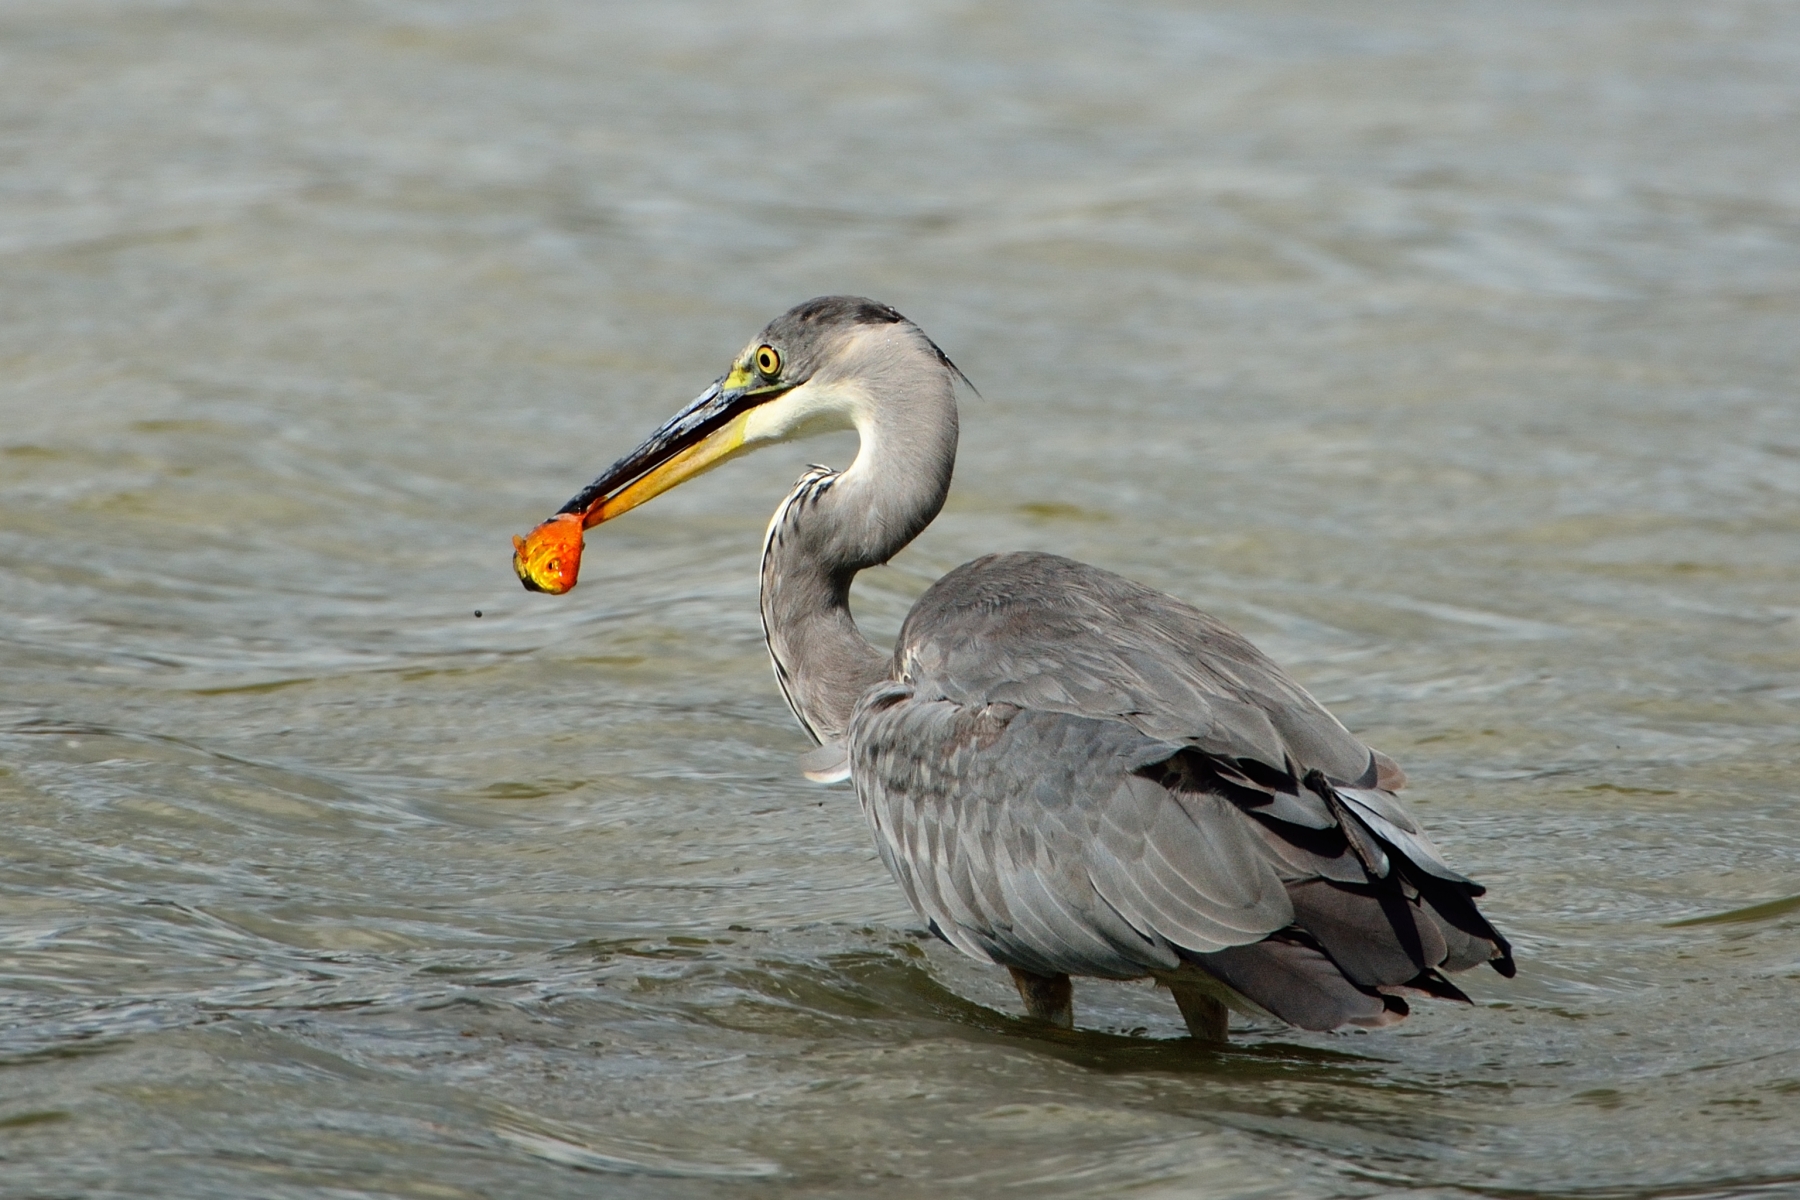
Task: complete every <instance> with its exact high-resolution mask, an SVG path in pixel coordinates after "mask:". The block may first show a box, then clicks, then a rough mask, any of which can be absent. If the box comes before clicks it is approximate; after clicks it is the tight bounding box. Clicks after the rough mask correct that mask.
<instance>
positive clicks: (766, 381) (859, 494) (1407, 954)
mask: <svg viewBox="0 0 1800 1200" xmlns="http://www.w3.org/2000/svg"><path fill="white" fill-rule="evenodd" d="M959 380H961V381H962V382H965V383H966V382H967V381H966V379H964V378H963V376H962V373H961V372H960V371H959V370H958V369H957V368H956V366H955V365H954V364H953V363H952V362H951V361H950V359H949V358H948V357H947V356H946V355H945V354H944V352H943V351H942V350H940V349H939V348H938V347H937V345H936V344H935V343H933V342H932V341H931V339H930V338H928V337H927V336H926V335H925V334H924V332H923V331H922V330H920V329H919V327H918V326H917V325H914V324H913V323H912V322H911V321H908V320H907V319H906V318H905V317H902V316H901V315H900V314H899V313H898V312H896V311H895V310H894V309H892V308H890V307H888V306H886V305H884V304H878V303H875V302H873V301H870V300H865V299H861V298H858V297H847V296H827V297H821V298H819V299H815V300H810V301H808V302H806V303H805V304H802V305H799V306H798V307H796V308H794V309H792V310H791V311H789V312H787V313H785V314H783V315H782V316H780V317H777V318H776V319H775V320H774V321H772V322H771V323H770V324H769V325H768V326H767V327H766V328H765V329H764V330H763V331H762V333H761V334H760V335H758V336H757V337H756V338H755V339H754V340H752V341H751V342H750V343H749V345H747V346H746V347H745V348H744V350H743V352H742V353H740V354H739V355H738V356H737V358H736V360H735V361H734V362H733V363H732V366H731V369H730V371H729V372H728V373H727V374H725V375H724V376H723V377H721V378H720V379H719V380H718V381H717V382H715V383H714V384H713V385H712V386H711V387H709V388H707V389H706V391H705V392H703V393H702V394H701V395H700V396H699V397H698V398H697V399H695V400H694V401H693V402H692V403H691V404H689V405H688V406H687V407H686V408H684V409H682V410H681V411H680V412H679V413H678V414H676V415H675V416H674V417H673V418H671V419H670V420H669V421H668V422H667V423H666V424H665V425H663V426H662V428H660V429H658V430H657V431H656V432H655V433H654V434H652V435H651V436H650V438H649V439H648V440H647V441H645V442H644V443H643V445H641V446H639V447H638V448H637V449H636V450H634V451H632V452H631V453H630V454H627V455H626V456H625V457H624V458H622V459H620V460H619V461H618V462H617V463H615V464H614V465H613V466H612V468H611V469H609V470H608V471H607V472H606V473H605V474H603V475H601V476H600V477H599V478H598V479H596V480H595V481H594V482H593V483H592V484H590V485H589V486H588V487H586V488H585V489H583V490H582V491H581V492H580V493H579V494H578V495H576V496H575V497H574V498H573V499H572V500H570V501H569V503H568V504H566V505H564V506H563V508H562V509H561V510H560V511H559V512H558V513H557V515H556V516H554V517H552V518H551V519H550V520H548V521H546V522H544V523H543V524H542V525H540V526H538V527H537V528H536V529H534V530H533V531H532V533H531V534H530V536H529V537H527V538H515V539H514V545H515V553H514V561H513V565H514V569H515V570H516V571H517V573H518V575H519V578H520V580H521V581H522V582H523V583H524V584H525V586H526V587H528V588H531V589H533V590H536V591H545V592H564V591H567V590H568V589H569V588H571V587H573V586H574V585H575V581H576V578H577V574H578V570H579V564H580V554H581V549H582V545H583V541H582V533H583V530H584V529H586V528H589V527H591V526H593V525H596V524H598V523H600V522H601V521H605V520H609V519H611V518H612V517H615V516H618V515H619V514H621V513H623V512H626V511H628V510H630V509H632V508H634V507H636V506H637V505H639V504H642V503H643V502H645V501H646V500H649V499H651V498H652V497H654V496H656V495H658V494H660V493H661V492H664V491H666V490H668V489H669V488H671V487H674V486H675V485H676V484H678V483H680V482H682V481H683V480H685V479H689V478H692V477H693V476H695V475H697V474H699V473H700V472H702V471H705V470H707V469H709V468H711V467H714V466H716V465H718V464H719V463H722V462H724V461H726V460H727V459H730V458H732V457H734V456H737V455H740V454H743V453H746V452H748V451H750V450H752V449H754V448H756V447H758V446H761V445H764V444H767V443H772V442H778V441H785V440H789V439H794V438H799V437H805V436H808V435H811V434H815V433H819V432H823V431H827V430H833V429H853V430H855V431H856V433H857V434H858V435H859V438H860V446H859V449H858V451H857V454H856V458H855V460H854V461H853V462H852V463H851V465H850V466H849V467H848V468H846V469H844V470H842V471H834V470H830V469H828V468H825V467H814V468H811V469H809V470H808V471H807V472H806V473H805V474H803V475H802V476H801V477H800V480H799V482H798V483H796V484H795V485H794V488H793V490H792V491H791V492H789V493H788V495H787V497H786V498H785V499H784V500H782V502H781V504H780V506H779V507H778V508H777V509H776V510H775V515H774V517H773V519H771V520H770V522H769V526H768V532H767V534H766V536H765V537H764V540H763V554H762V600H761V604H762V618H763V629H764V632H765V634H766V637H767V641H768V647H769V657H770V659H771V660H772V661H773V663H774V668H775V678H776V681H777V683H778V684H779V685H780V688H781V692H782V695H783V696H784V697H785V698H786V700H787V703H788V705H789V707H790V708H792V709H793V711H794V715H795V716H796V717H797V718H799V721H800V724H801V725H802V726H803V727H804V728H805V729H806V732H807V733H808V734H810V735H811V736H812V738H813V739H814V740H815V741H816V742H818V743H819V746H818V748H817V749H815V750H814V751H812V752H811V753H810V754H809V755H807V756H806V757H805V758H804V759H803V760H802V765H803V766H804V767H805V769H806V772H807V774H808V775H809V776H810V777H811V778H813V779H815V780H821V781H831V780H841V779H844V778H848V779H850V780H851V781H853V783H854V785H855V791H856V795H857V798H858V801H859V802H860V804H861V807H862V810H863V813H864V815H865V816H866V817H867V818H868V822H869V827H870V829H871V830H872V832H873V833H874V838H875V846H876V849H877V851H878V852H879V854H880V856H881V859H882V861H883V862H884V863H885V864H886V865H887V867H888V870H890V871H891V872H892V873H893V875H894V878H895V879H896V880H897V881H898V882H899V884H900V886H901V888H902V889H903V890H904V891H905V893H906V897H907V899H908V900H909V901H911V902H912V906H913V908H914V909H916V910H917V911H918V913H919V915H920V917H922V918H923V919H924V920H925V922H926V924H927V926H928V927H929V929H930V930H931V932H932V933H934V934H936V935H937V936H939V937H941V938H943V939H944V940H945V941H947V942H949V943H950V944H952V945H954V946H955V947H957V948H958V949H959V950H961V951H963V952H964V953H966V954H969V955H971V956H973V957H974V958H976V959H979V960H982V961H984V962H989V963H994V964H997V965H1000V966H1004V967H1006V968H1008V969H1009V970H1010V971H1011V973H1012V977H1013V980H1014V982H1015V984H1016V985H1017V987H1018V990H1019V995H1020V997H1021V999H1022V1000H1023V1002H1024V1005H1025V1008H1026V1011H1027V1012H1028V1013H1029V1014H1030V1015H1031V1016H1033V1017H1036V1018H1039V1019H1041V1020H1044V1021H1047V1022H1050V1023H1051V1024H1053V1025H1057V1026H1061V1027H1064V1028H1068V1027H1071V1026H1072V1025H1073V1021H1074V1008H1073V1003H1072V993H1071V987H1070V982H1069V980H1070V976H1074V975H1081V976H1095V977H1100V978H1104V979H1142V978H1145V977H1152V978H1154V979H1156V980H1157V981H1158V982H1159V983H1161V984H1163V985H1165V986H1167V987H1168V988H1169V989H1170V990H1171V991H1172V992H1173V993H1174V997H1175V1000H1176V1002H1177V1004H1178V1006H1179V1008H1180V1010H1181V1013H1182V1016H1183V1017H1184V1019H1185V1020H1186V1022H1187V1026H1188V1029H1189V1030H1190V1032H1191V1033H1192V1034H1193V1036H1194V1037H1196V1038H1199V1039H1202V1040H1205V1041H1211V1042H1223V1041H1224V1040H1225V1037H1226V1029H1227V1022H1228V1019H1229V1018H1228V1012H1227V1009H1228V1007H1230V1008H1237V1009H1239V1010H1240V1011H1245V1012H1251V1013H1255V1012H1258V1011H1261V1012H1266V1013H1270V1014H1273V1015H1274V1016H1276V1017H1279V1018H1281V1019H1282V1020H1284V1021H1286V1022H1289V1023H1291V1024H1293V1025H1296V1026H1299V1027H1301V1028H1304V1029H1311V1030H1324V1029H1335V1028H1338V1027H1340V1026H1345V1025H1350V1026H1365V1027H1378V1026H1384V1025H1389V1024H1392V1023H1394V1022H1396V1021H1398V1020H1400V1019H1401V1018H1403V1017H1404V1016H1406V1014H1407V1003H1406V999H1405V997H1406V996H1408V995H1414V996H1417V995H1426V996H1436V997H1442V998H1446V999H1453V1000H1463V1001H1466V1000H1467V999H1468V998H1467V997H1466V996H1465V995H1464V994H1463V993H1462V992H1461V991H1460V990H1459V989H1458V988H1457V987H1456V986H1455V985H1454V984H1452V983H1451V982H1450V981H1449V980H1448V979H1446V978H1445V972H1449V971H1459V970H1465V969H1467V968H1470V967H1474V966H1477V965H1478V964H1481V963H1488V964H1490V965H1491V966H1492V967H1493V968H1494V969H1495V970H1497V971H1498V972H1499V973H1500V974H1501V975H1503V976H1508V977H1510V976H1511V975H1512V974H1513V960H1512V952H1511V949H1510V947H1509V946H1508V944H1507V941H1506V939H1505V938H1504V937H1502V936H1501V935H1500V933H1499V932H1497V931H1496V930H1495V929H1494V927H1493V926H1492V925H1491V924H1489V922H1488V921H1487V919H1486V918H1485V917H1483V916H1482V914H1481V913H1480V912H1479V911H1478V910H1477V909H1476V906H1475V903H1474V900H1475V898H1476V897H1478V896H1480V895H1482V892H1483V889H1482V888H1481V887H1480V885H1478V884H1476V883H1475V882H1473V881H1472V880H1470V879H1468V878H1467V877H1465V876H1463V875H1461V874H1459V873H1458V872H1457V871H1455V870H1454V869H1452V868H1451V867H1450V866H1449V865H1448V864H1447V863H1446V862H1445V861H1444V856H1443V855H1442V853H1441V852H1439V850H1438V849H1437V848H1436V846H1434V845H1433V844H1432V842H1431V840H1430V839H1429V838H1428V837H1427V836H1426V835H1425V833H1424V831H1423V830H1422V829H1420V827H1419V825H1418V823H1417V822H1416V821H1415V820H1414V819H1413V817H1412V815H1411V814H1410V813H1409V812H1408V811H1407V810H1406V809H1405V808H1404V807H1403V806H1402V805H1401V803H1400V802H1399V800H1398V799H1396V798H1395V795H1394V793H1395V791H1397V790H1398V789H1399V788H1400V787H1401V786H1402V785H1403V784H1404V783H1405V775H1404V774H1403V773H1402V772H1401V771H1400V768H1399V767H1398V766H1397V765H1395V763H1394V762H1393V761H1392V760H1391V759H1389V758H1388V757H1387V756H1385V755H1383V754H1381V753H1380V752H1378V751H1375V750H1371V749H1370V748H1369V747H1367V746H1365V745H1364V744H1363V743H1362V742H1361V741H1360V740H1358V739H1357V738H1356V737H1355V736H1353V735H1352V734H1351V733H1350V732H1349V731H1348V730H1347V729H1346V728H1345V727H1344V726H1343V725H1342V724H1340V723H1339V722H1338V721H1337V720H1336V719H1335V718H1334V717H1332V715H1331V714H1330V713H1328V712H1327V711H1326V710H1325V709H1324V708H1323V707H1322V706H1321V705H1320V704H1319V703H1318V701H1316V700H1314V699H1313V697H1312V696H1311V695H1310V694H1308V693H1307V691H1306V690H1305V689H1304V688H1302V687H1301V686H1300V685H1299V684H1298V683H1296V682H1294V680H1292V679H1291V678H1289V676H1288V675H1287V674H1286V673H1285V672H1284V671H1283V670H1282V669H1281V668H1280V667H1279V666H1277V665H1276V664H1275V663H1274V662H1273V661H1271V660H1270V659H1269V658H1268V657H1267V656H1265V655H1264V654H1263V653H1262V652H1261V651H1259V650H1257V649H1256V647H1255V646H1253V645H1251V644H1250V643H1249V642H1248V641H1246V640H1245V639H1244V638H1242V637H1240V636H1239V635H1237V634H1236V633H1234V632H1232V631H1231V630H1230V629H1228V628H1227V627H1226V626H1225V625H1223V624H1222V623H1220V622H1219V621H1217V620H1215V619H1214V618H1212V617H1210V616H1208V615H1207V614H1205V613H1203V612H1201V611H1200V610H1199V609H1197V608H1194V607H1192V606H1191V605H1188V604H1185V603H1183V602H1182V601H1180V600H1177V599H1175V598H1174V597H1172V596H1168V595H1164V594H1162V593H1160V592H1156V591H1153V590H1151V589H1149V588H1146V587H1143V586H1141V585H1139V584H1136V583H1133V582H1131V581H1130V580H1127V579H1124V578H1122V577H1120V576H1118V575H1115V574H1113V573H1111V572H1109V571H1104V570H1101V569H1099V568H1097V567H1091V566H1087V565H1084V564H1082V563H1077V562H1073V561H1071V560H1069V559H1066V558H1061V557H1058V556H1056V555H1051V554H1039V553H1011V554H992V555H988V556H987V557H984V558H979V559H976V560H975V561H973V562H970V563H967V564H965V565H963V566H961V567H958V568H957V569H955V570H954V571H951V572H950V573H949V574H948V575H946V576H944V577H943V578H942V579H940V580H939V581H938V582H937V583H936V584H934V585H933V586H932V587H931V588H930V589H929V590H927V591H926V592H925V594H924V595H923V596H922V597H920V599H919V601H918V603H917V604H916V605H915V606H914V607H913V609H912V611H911V613H910V614H909V615H908V616H907V618H906V621H905V623H904V625H903V626H902V628H901V630H900V635H899V638H898V640H897V643H896V645H895V647H894V650H893V652H892V653H886V652H883V651H882V650H880V649H878V648H876V647H875V646H873V645H871V644H870V643H869V641H868V640H867V639H866V638H864V637H863V635H862V634H861V633H860V632H859V631H858V629H857V626H856V622H855V620H854V619H853V618H852V616H851V613H850V603H849V599H850V584H851V580H852V579H854V578H855V576H856V574H857V572H859V571H863V570H866V569H868V568H870V567H874V566H877V565H879V564H882V563H885V562H887V561H888V560H889V559H891V558H892V557H893V556H894V555H895V554H896V553H898V552H899V551H900V550H901V549H902V548H903V547H905V546H906V545H907V544H908V543H909V542H911V541H912V540H913V539H914V538H915V537H917V536H918V535H919V533H920V532H921V531H923V530H924V529H925V527H926V526H927V525H929V524H930V523H931V521H932V519H933V518H934V517H936V516H937V514H938V511H939V509H941V508H942V507H943V503H944V498H945V496H946V494H947V493H948V492H949V489H950V476H951V470H952V467H953V465H954V463H955V459H956V445H957V408H956V387H957V383H958V381H959Z"/></svg>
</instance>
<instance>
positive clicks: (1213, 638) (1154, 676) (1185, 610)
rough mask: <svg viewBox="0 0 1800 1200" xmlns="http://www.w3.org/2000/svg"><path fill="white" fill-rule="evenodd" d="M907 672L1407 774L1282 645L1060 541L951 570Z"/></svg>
mask: <svg viewBox="0 0 1800 1200" xmlns="http://www.w3.org/2000/svg"><path fill="white" fill-rule="evenodd" d="M896 659H897V666H898V668H899V671H898V674H899V677H900V678H902V679H905V680H908V681H910V682H914V683H916V684H918V685H919V686H920V687H922V688H924V689H926V690H927V691H930V692H931V693H933V694H939V695H942V696H944V697H945V698H946V699H951V700H956V701H959V702H961V703H964V704H985V703H996V702H998V703H1007V704H1016V705H1018V706H1019V707H1021V708H1029V709H1036V710H1041V711H1048V712H1066V713H1070V714H1072V715H1077V716H1090V717H1117V718H1119V719H1122V720H1126V721H1129V722H1130V723H1132V724H1134V725H1136V726H1137V727H1138V728H1139V729H1141V730H1142V731H1143V732H1144V733H1146V734H1148V735H1149V736H1151V737H1154V738H1161V739H1164V740H1170V741H1176V742H1181V743H1184V744H1189V745H1194V746H1198V747H1200V748H1202V749H1205V750H1207V751H1210V752H1212V753H1214V754H1218V755H1221V756H1223V757H1226V758H1234V759H1235V758H1245V759H1251V760H1254V761H1257V762H1261V763H1264V764H1266V765H1268V766H1270V767H1273V768H1277V769H1285V768H1287V767H1289V766H1290V765H1295V764H1298V765H1300V766H1301V768H1302V770H1310V769H1318V770H1321V771H1323V772H1325V774H1326V776H1327V777H1329V778H1330V779H1332V780H1333V781H1335V782H1337V783H1340V784H1347V785H1350V786H1356V787H1372V786H1380V787H1386V788H1392V787H1398V786H1400V784H1401V783H1403V782H1404V779H1405V777H1404V775H1402V774H1401V773H1400V770H1399V768H1398V767H1397V766H1395V765H1394V764H1393V762H1392V761H1391V760H1389V759H1387V758H1386V757H1385V756H1383V755H1379V754H1376V753H1374V752H1373V751H1371V750H1370V749H1369V748H1368V747H1367V746H1365V745H1363V744H1362V742H1361V741H1359V740H1358V739H1357V738H1356V737H1355V735H1353V734H1351V733H1350V731H1349V730H1347V729H1345V728H1344V727H1343V725H1342V724H1340V723H1339V722H1338V720H1337V719H1336V718H1335V717H1333V716H1332V715H1331V714H1330V713H1329V712H1327V711H1325V709H1324V707H1323V706H1322V705H1320V704H1319V702H1318V701H1317V700H1314V699H1313V697H1312V696H1311V695H1310V694H1308V692H1307V691H1306V689H1305V688H1303V687H1301V686H1300V685H1299V684H1298V683H1296V682H1295V681H1294V680H1293V679H1291V678H1289V677H1288V675H1287V673H1286V672H1284V671H1283V670H1282V669H1281V668H1280V667H1279V666H1277V665H1276V664H1275V663H1274V662H1273V661H1271V660H1270V659H1269V658H1268V656H1266V655H1265V654H1263V653H1262V652H1261V651H1259V650H1258V649H1257V648H1256V647H1255V646H1253V645H1251V644H1250V643H1249V642H1248V641H1246V640H1245V639H1244V638H1242V637H1240V636H1239V635H1238V634H1236V633H1235V632H1233V631H1232V630H1231V629H1229V628H1228V627H1226V626H1225V625H1224V624H1222V623H1220V622H1219V621H1217V620H1215V619H1214V618H1212V617H1210V616H1208V615H1207V614H1206V613H1203V612H1201V611H1200V610H1199V609H1197V608H1194V607H1193V606H1192V605H1189V604H1184V603H1182V602H1181V601H1179V600H1177V599H1175V598H1174V597H1173V596H1168V595H1165V594H1163V593H1161V592H1158V591H1155V590H1153V589H1151V588H1147V587H1144V586H1142V585H1141V584H1137V583H1133V582H1132V581H1130V580H1128V579H1125V578H1122V577H1121V576H1118V575H1114V574H1113V573H1111V572H1110V571H1102V570H1100V569H1099V568H1097V567H1091V566H1088V565H1087V564H1085V563H1078V562H1075V561H1073V560H1071V559H1066V558H1062V557H1059V556H1057V555H1053V554H1036V553H1018V554H994V555H988V556H987V557H985V558H979V559H976V560H975V561H973V562H970V563H965V564H964V565H963V566H961V567H958V568H957V569H956V570H954V571H952V572H950V573H949V574H948V575H946V576H944V577H943V578H942V579H940V580H939V581H938V582H937V583H936V584H935V585H934V586H933V587H932V588H931V589H930V590H928V591H927V592H926V593H925V595H924V596H922V597H920V599H919V602H918V604H917V605H915V606H914V608H913V611H912V612H911V613H910V614H909V615H908V617H907V619H906V623H905V625H904V626H903V627H902V628H901V631H900V638H899V642H898V644H897V647H896Z"/></svg>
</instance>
